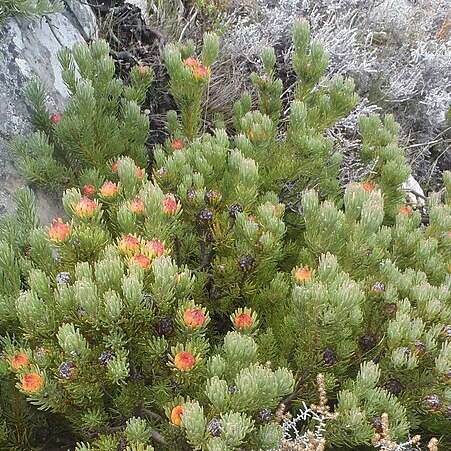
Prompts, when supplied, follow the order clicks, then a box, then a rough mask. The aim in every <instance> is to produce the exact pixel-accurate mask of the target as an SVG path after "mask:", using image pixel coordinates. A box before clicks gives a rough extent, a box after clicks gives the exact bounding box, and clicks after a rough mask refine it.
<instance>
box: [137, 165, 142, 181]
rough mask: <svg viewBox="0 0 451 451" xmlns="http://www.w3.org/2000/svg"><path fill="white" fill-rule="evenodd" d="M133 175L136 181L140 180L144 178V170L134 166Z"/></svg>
mask: <svg viewBox="0 0 451 451" xmlns="http://www.w3.org/2000/svg"><path fill="white" fill-rule="evenodd" d="M135 173H136V178H137V179H138V180H141V179H142V178H143V177H144V169H142V168H140V167H139V166H136V169H135Z"/></svg>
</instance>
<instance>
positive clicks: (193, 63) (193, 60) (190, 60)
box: [183, 56, 199, 67]
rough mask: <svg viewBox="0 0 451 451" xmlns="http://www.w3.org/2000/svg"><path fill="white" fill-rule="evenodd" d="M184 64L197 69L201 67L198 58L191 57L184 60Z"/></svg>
mask: <svg viewBox="0 0 451 451" xmlns="http://www.w3.org/2000/svg"><path fill="white" fill-rule="evenodd" d="M183 64H184V65H185V66H188V67H197V66H199V61H197V59H196V58H193V57H192V56H189V57H188V58H186V59H185V60H183Z"/></svg>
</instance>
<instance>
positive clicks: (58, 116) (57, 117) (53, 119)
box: [50, 113, 63, 124]
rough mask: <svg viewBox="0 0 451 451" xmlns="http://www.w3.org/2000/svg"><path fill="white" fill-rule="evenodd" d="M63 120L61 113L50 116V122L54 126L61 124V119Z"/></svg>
mask: <svg viewBox="0 0 451 451" xmlns="http://www.w3.org/2000/svg"><path fill="white" fill-rule="evenodd" d="M62 118H63V115H62V114H60V113H53V114H51V115H50V122H51V123H52V124H57V123H58V122H61V119H62Z"/></svg>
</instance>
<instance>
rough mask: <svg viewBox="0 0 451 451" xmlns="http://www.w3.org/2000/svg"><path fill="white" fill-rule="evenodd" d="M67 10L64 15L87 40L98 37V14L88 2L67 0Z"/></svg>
mask: <svg viewBox="0 0 451 451" xmlns="http://www.w3.org/2000/svg"><path fill="white" fill-rule="evenodd" d="M65 3H66V6H67V7H66V10H65V11H64V13H63V14H64V15H65V16H66V17H67V18H68V19H69V20H70V22H71V23H72V24H73V25H74V26H75V27H76V28H77V29H78V31H79V32H80V34H81V35H82V36H83V38H84V39H85V40H86V41H90V40H92V39H97V38H98V29H97V23H96V16H95V15H94V12H93V11H92V9H91V8H89V7H87V6H86V3H84V2H80V1H79V0H65Z"/></svg>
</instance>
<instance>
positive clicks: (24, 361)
mask: <svg viewBox="0 0 451 451" xmlns="http://www.w3.org/2000/svg"><path fill="white" fill-rule="evenodd" d="M29 364H30V358H29V357H28V356H27V354H23V353H20V354H16V355H13V356H12V357H11V368H13V369H15V370H18V369H19V368H22V367H24V366H28V365H29Z"/></svg>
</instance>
